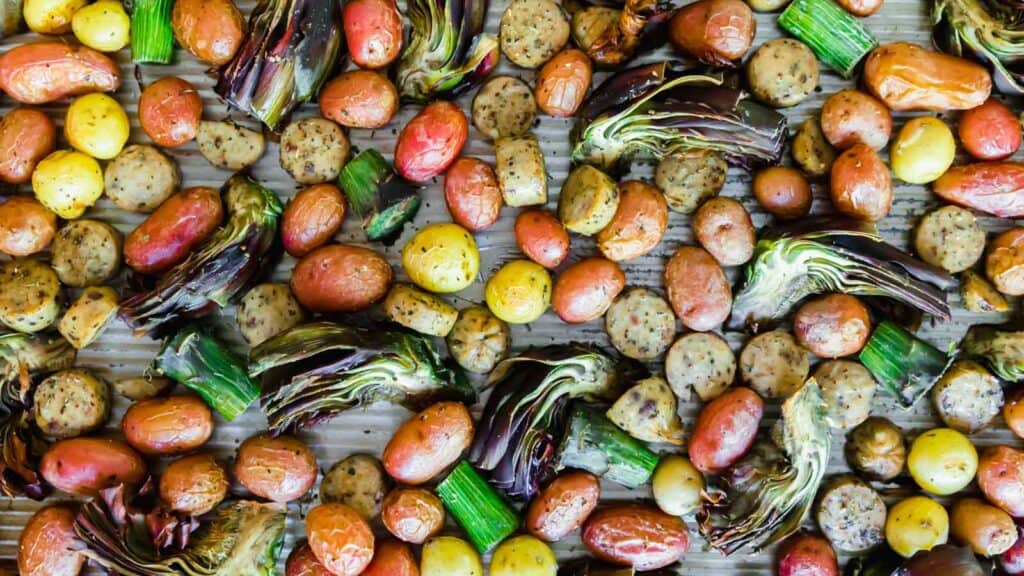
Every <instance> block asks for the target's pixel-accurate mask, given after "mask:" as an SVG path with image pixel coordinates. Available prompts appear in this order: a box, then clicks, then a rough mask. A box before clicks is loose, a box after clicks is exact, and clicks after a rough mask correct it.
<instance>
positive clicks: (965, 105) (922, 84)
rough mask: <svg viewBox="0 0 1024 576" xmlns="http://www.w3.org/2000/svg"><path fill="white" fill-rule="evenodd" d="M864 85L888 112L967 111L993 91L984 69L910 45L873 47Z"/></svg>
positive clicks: (953, 57) (865, 69) (965, 61)
mask: <svg viewBox="0 0 1024 576" xmlns="http://www.w3.org/2000/svg"><path fill="white" fill-rule="evenodd" d="M863 80H864V84H865V85H866V86H867V87H868V90H870V91H871V93H872V94H874V95H875V97H876V98H878V99H879V100H881V101H882V102H883V103H884V104H885V105H886V106H887V107H888V108H889V109H890V110H893V111H903V110H934V111H945V110H967V109H970V108H974V107H977V106H980V105H982V104H983V103H984V102H985V100H987V99H988V97H989V94H990V93H991V92H992V78H991V76H989V73H988V70H986V69H985V67H984V66H982V65H981V64H978V63H976V62H972V61H970V60H966V59H964V58H958V57H956V56H950V55H948V54H942V53H939V52H933V51H931V50H926V49H924V48H922V47H920V46H918V45H916V44H911V43H910V42H891V43H889V44H883V45H881V46H879V47H878V48H875V49H874V50H873V51H872V52H871V54H869V55H868V57H867V60H865V62H864V76H863Z"/></svg>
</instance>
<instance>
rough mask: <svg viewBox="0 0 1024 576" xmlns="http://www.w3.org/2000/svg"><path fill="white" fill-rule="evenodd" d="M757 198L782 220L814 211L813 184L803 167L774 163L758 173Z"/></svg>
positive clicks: (755, 178)
mask: <svg viewBox="0 0 1024 576" xmlns="http://www.w3.org/2000/svg"><path fill="white" fill-rule="evenodd" d="M754 198H756V199H757V203H758V204H760V205H761V208H764V209H765V211H766V212H768V213H769V214H771V215H772V216H775V217H776V218H778V219H779V220H796V219H797V218H803V217H804V216H806V215H807V214H808V213H809V212H810V211H811V201H812V196H811V185H810V184H808V183H807V178H806V177H805V176H804V175H803V173H802V172H800V171H799V170H795V169H793V168H789V167H787V166H772V167H771V168H765V169H764V170H761V171H759V172H757V173H756V174H754Z"/></svg>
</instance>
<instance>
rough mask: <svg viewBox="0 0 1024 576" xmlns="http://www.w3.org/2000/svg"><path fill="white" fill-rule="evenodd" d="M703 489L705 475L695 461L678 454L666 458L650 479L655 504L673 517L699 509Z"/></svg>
mask: <svg viewBox="0 0 1024 576" xmlns="http://www.w3.org/2000/svg"><path fill="white" fill-rule="evenodd" d="M704 487H705V485H704V475H703V474H701V473H700V471H699V470H697V467H696V466H694V465H693V462H690V461H689V460H687V459H686V458H684V457H682V456H679V455H676V454H672V455H669V456H665V457H663V458H662V459H661V460H660V461H659V462H658V467H657V468H655V469H654V475H653V476H651V490H652V491H653V492H654V502H655V503H656V504H657V505H658V508H661V511H662V512H664V513H665V514H671V515H672V516H683V515H684V514H689V513H690V512H693V511H694V510H696V509H697V508H700V503H701V496H700V495H701V492H703V491H704Z"/></svg>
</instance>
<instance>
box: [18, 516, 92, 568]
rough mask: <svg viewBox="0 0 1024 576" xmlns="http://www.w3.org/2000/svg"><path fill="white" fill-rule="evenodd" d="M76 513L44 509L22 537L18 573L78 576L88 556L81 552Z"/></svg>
mask: <svg viewBox="0 0 1024 576" xmlns="http://www.w3.org/2000/svg"><path fill="white" fill-rule="evenodd" d="M80 548H81V543H80V542H79V541H78V537H77V536H76V535H75V513H74V511H72V509H71V508H69V507H68V506H63V505H60V504H54V505H50V506H47V507H45V508H40V509H39V510H38V511H37V512H36V513H35V514H33V515H32V517H31V518H29V519H28V522H26V523H25V527H24V528H23V529H22V531H21V535H19V536H18V572H17V573H18V574H21V576H78V574H79V573H81V571H82V567H83V566H84V565H85V556H83V555H81V554H79V553H78V552H77V550H78V549H80Z"/></svg>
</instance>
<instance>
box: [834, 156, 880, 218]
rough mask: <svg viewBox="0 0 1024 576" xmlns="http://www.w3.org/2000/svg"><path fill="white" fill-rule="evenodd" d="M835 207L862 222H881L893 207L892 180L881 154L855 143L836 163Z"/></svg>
mask: <svg viewBox="0 0 1024 576" xmlns="http://www.w3.org/2000/svg"><path fill="white" fill-rule="evenodd" d="M830 179H831V190H830V192H831V194H832V204H833V205H834V206H835V208H836V210H838V211H839V212H840V213H842V214H846V215H847V216H851V217H853V218H857V219H859V220H870V221H875V220H881V219H882V218H884V217H885V216H886V215H887V214H888V213H889V209H890V208H892V177H891V176H890V175H889V168H888V167H887V166H886V165H885V162H882V159H881V158H879V156H878V152H876V151H875V149H874V148H872V147H870V146H868V145H867V144H855V145H853V146H851V147H850V148H847V149H846V150H844V151H843V153H842V154H840V155H839V157H838V158H836V161H835V162H833V163H832V172H831V178H830Z"/></svg>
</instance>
